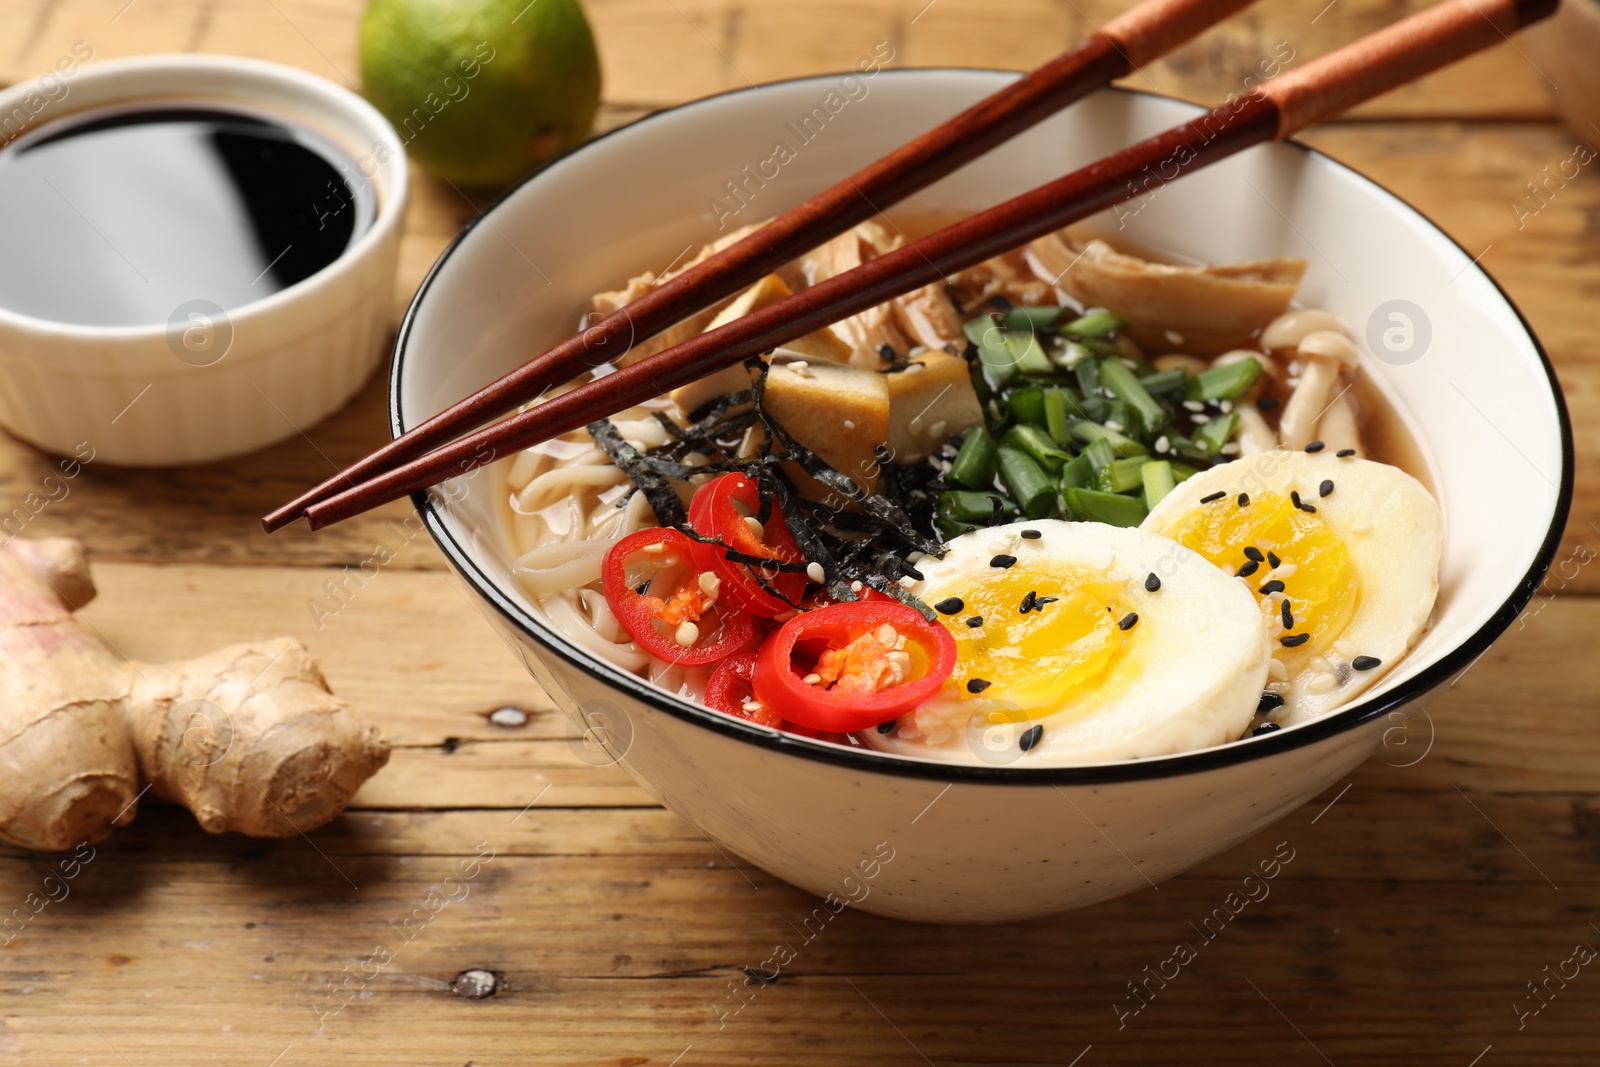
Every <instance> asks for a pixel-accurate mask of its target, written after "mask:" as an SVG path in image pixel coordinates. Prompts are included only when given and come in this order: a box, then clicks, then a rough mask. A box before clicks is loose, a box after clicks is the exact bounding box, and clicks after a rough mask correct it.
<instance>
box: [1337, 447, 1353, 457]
mask: <svg viewBox="0 0 1600 1067" xmlns="http://www.w3.org/2000/svg"><path fill="white" fill-rule="evenodd" d="M1355 454H1356V450H1355V449H1353V448H1341V449H1339V451H1337V452H1335V453H1334V455H1336V456H1338V457H1339V458H1340V459H1349V458H1350V457H1351V456H1353V455H1355Z"/></svg>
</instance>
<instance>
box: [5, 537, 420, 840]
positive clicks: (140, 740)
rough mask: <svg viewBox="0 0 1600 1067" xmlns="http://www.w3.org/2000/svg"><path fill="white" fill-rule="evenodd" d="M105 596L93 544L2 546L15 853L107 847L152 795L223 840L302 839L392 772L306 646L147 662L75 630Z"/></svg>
mask: <svg viewBox="0 0 1600 1067" xmlns="http://www.w3.org/2000/svg"><path fill="white" fill-rule="evenodd" d="M94 593H95V589H94V583H93V581H92V580H91V579H90V577H89V567H88V563H87V561H86V560H85V559H84V553H83V546H82V545H81V544H79V543H78V542H77V541H73V540H70V539H67V538H50V539H47V540H37V541H34V540H24V539H21V538H13V539H12V540H11V541H10V542H9V543H7V544H6V545H5V546H4V547H3V548H0V840H4V841H8V842H10V843H12V844H14V845H20V846H22V847H23V848H29V849H38V850H58V849H65V848H70V847H72V846H73V845H74V844H76V843H78V842H80V841H91V842H94V841H100V840H102V839H104V838H105V837H106V836H107V835H108V834H109V833H110V832H111V828H112V827H113V826H122V825H126V824H127V823H128V822H130V821H131V820H132V819H133V816H134V813H135V810H136V808H137V806H138V801H139V798H140V797H141V796H142V795H143V792H144V790H146V789H148V790H150V791H151V792H152V793H154V794H155V795H156V796H159V797H164V798H166V799H169V800H173V801H176V802H177V803H179V804H182V805H183V806H184V807H186V808H188V809H189V810H190V811H192V812H194V814H195V816H196V817H197V818H198V819H199V820H200V825H201V826H203V827H205V829H206V830H208V831H210V832H211V833H222V832H223V831H226V830H235V831H238V832H240V833H245V834H250V835H252V836H256V837H288V836H291V835H293V834H296V833H300V832H303V831H306V830H311V829H314V828H315V827H318V826H321V825H322V824H323V823H326V822H327V821H328V820H330V819H332V818H333V817H334V816H335V815H337V814H339V812H340V811H342V810H343V809H344V806H345V805H346V804H348V803H349V801H350V798H351V796H353V795H354V794H355V791H356V789H357V788H359V787H360V785H361V783H362V782H364V781H366V780H367V778H369V777H370V776H371V775H372V774H373V773H374V772H375V771H377V770H378V768H380V767H382V766H383V765H384V764H385V763H386V762H388V759H389V745H388V743H387V742H386V741H384V740H383V738H382V737H381V736H379V734H378V732H377V731H376V730H374V729H373V728H372V727H370V726H367V725H365V724H363V723H362V722H360V721H359V720H358V719H357V718H356V717H355V715H354V714H352V713H351V712H350V710H349V709H348V708H347V707H346V706H345V704H344V703H343V702H341V701H340V700H338V699H337V698H336V697H334V696H333V694H332V693H330V692H329V691H328V686H327V683H326V682H325V681H324V680H323V678H322V675H321V673H320V672H318V670H317V667H316V664H315V663H313V662H312V660H311V657H310V655H309V654H308V653H307V652H306V650H305V648H304V647H303V646H302V645H301V644H300V643H299V642H298V641H294V640H291V639H288V638H279V639H277V640H274V641H266V642H262V643H259V644H248V645H232V646H229V647H228V648H224V649H219V650H218V651H216V652H212V653H209V654H207V655H203V656H197V657H195V658H193V659H188V660H181V661H178V662H175V663H156V664H151V663H133V662H129V661H126V660H123V659H122V658H121V657H119V656H117V655H115V654H113V653H112V652H111V650H109V649H108V648H106V647H105V645H103V644H102V643H101V642H100V641H99V640H97V639H96V638H95V637H93V636H91V634H90V633H88V632H87V631H86V630H85V629H84V628H83V627H82V626H80V625H79V623H78V621H77V620H76V619H74V618H73V616H72V611H73V609H74V608H79V607H83V606H84V605H85V604H87V603H88V602H89V601H90V600H92V599H93V598H94Z"/></svg>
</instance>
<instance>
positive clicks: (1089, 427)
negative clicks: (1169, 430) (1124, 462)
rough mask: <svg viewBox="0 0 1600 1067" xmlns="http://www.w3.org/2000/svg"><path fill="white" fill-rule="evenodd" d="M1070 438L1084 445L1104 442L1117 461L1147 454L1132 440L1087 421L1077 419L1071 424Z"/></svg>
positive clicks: (1146, 451)
mask: <svg viewBox="0 0 1600 1067" xmlns="http://www.w3.org/2000/svg"><path fill="white" fill-rule="evenodd" d="M1072 436H1073V437H1076V438H1077V439H1078V440H1080V441H1082V442H1083V443H1084V444H1092V443H1093V442H1095V441H1105V442H1106V443H1107V444H1109V445H1110V446H1111V450H1112V451H1113V452H1115V453H1116V455H1117V457H1118V458H1119V459H1126V458H1127V457H1129V456H1143V455H1146V454H1148V452H1149V449H1147V448H1145V447H1144V445H1141V444H1140V443H1139V442H1138V441H1135V440H1134V439H1133V438H1131V437H1128V436H1126V435H1125V434H1121V433H1118V432H1117V431H1116V430H1108V429H1106V427H1104V426H1102V425H1100V424H1099V423H1097V422H1090V421H1089V420H1088V419H1079V420H1078V421H1077V422H1075V423H1073V424H1072Z"/></svg>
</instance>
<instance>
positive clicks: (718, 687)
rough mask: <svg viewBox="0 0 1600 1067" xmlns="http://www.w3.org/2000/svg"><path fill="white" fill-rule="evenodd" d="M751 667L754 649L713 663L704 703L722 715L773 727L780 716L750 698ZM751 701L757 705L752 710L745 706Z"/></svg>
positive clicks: (780, 720)
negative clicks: (715, 666)
mask: <svg viewBox="0 0 1600 1067" xmlns="http://www.w3.org/2000/svg"><path fill="white" fill-rule="evenodd" d="M755 670H756V656H755V653H754V652H738V653H735V654H734V655H732V656H729V657H728V658H727V659H725V660H723V661H722V662H721V663H719V664H717V669H716V670H714V671H712V672H711V678H710V679H709V680H708V681H707V682H706V703H707V704H708V705H710V706H711V707H712V708H714V709H715V710H717V711H720V712H722V713H723V714H724V715H732V716H733V717H734V718H736V719H748V720H749V721H751V722H753V723H756V724H757V725H760V726H771V727H772V728H773V729H777V728H779V727H781V726H782V725H783V716H781V715H779V714H778V713H777V712H776V711H773V710H772V709H771V708H769V707H767V706H766V705H765V704H761V703H760V702H759V701H757V700H755V699H754V696H755V690H754V689H753V688H752V687H751V684H750V679H751V677H752V676H753V675H754V674H755ZM751 703H753V704H756V705H757V707H756V708H755V710H751V709H748V708H746V707H745V705H746V704H751Z"/></svg>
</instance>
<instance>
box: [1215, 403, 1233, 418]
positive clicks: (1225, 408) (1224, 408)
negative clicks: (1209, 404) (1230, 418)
mask: <svg viewBox="0 0 1600 1067" xmlns="http://www.w3.org/2000/svg"><path fill="white" fill-rule="evenodd" d="M1217 410H1218V411H1220V412H1222V413H1223V414H1224V415H1226V414H1227V413H1228V412H1230V411H1232V410H1233V401H1231V400H1224V401H1223V402H1222V403H1220V404H1218V405H1217Z"/></svg>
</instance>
